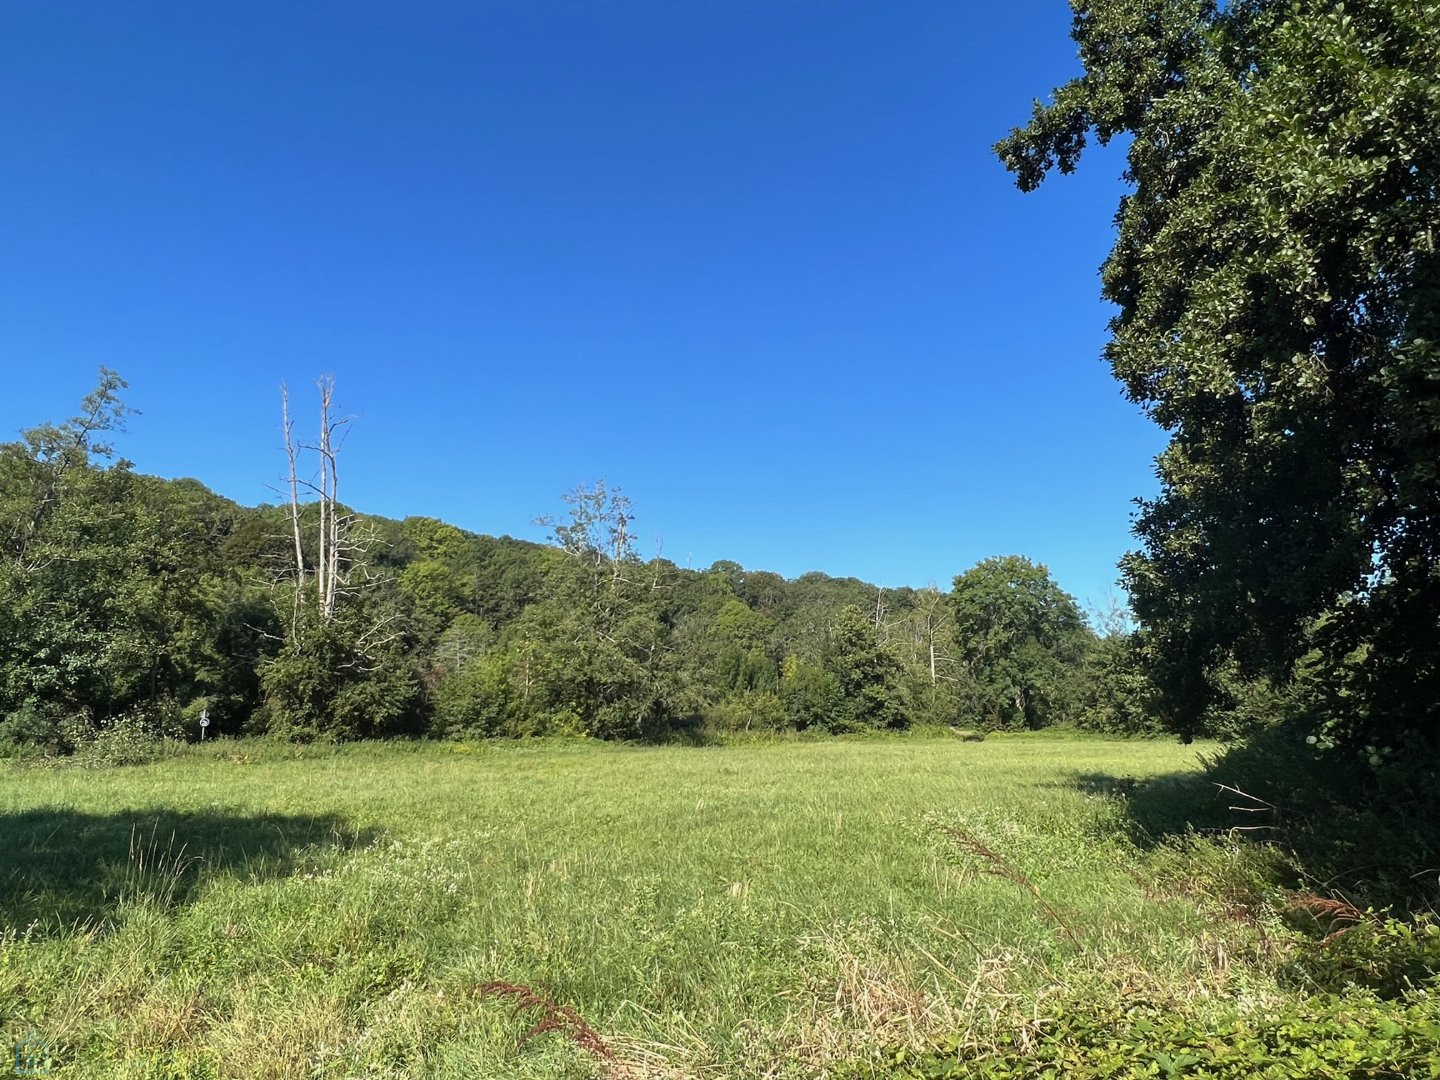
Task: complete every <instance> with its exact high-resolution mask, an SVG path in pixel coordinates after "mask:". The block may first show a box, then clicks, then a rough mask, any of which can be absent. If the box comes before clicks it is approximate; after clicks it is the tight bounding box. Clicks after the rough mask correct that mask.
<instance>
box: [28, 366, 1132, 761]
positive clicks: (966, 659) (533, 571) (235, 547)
mask: <svg viewBox="0 0 1440 1080" xmlns="http://www.w3.org/2000/svg"><path fill="white" fill-rule="evenodd" d="M124 386H125V384H124V382H123V380H122V379H121V378H120V377H119V376H118V375H116V374H115V373H114V372H111V371H108V370H104V369H102V371H101V377H100V381H99V385H98V386H97V387H96V389H95V390H94V391H93V392H92V393H91V394H90V395H89V396H88V397H86V398H85V399H84V402H83V404H82V406H81V409H80V410H79V413H78V414H77V415H76V416H75V417H73V418H71V419H70V420H68V421H65V422H63V423H53V424H42V425H40V426H37V427H34V428H31V429H29V430H27V431H25V432H23V433H22V434H21V437H20V438H19V439H18V440H16V441H13V442H9V443H6V444H3V445H0V742H3V743H4V744H5V745H8V746H11V747H15V746H25V745H29V746H32V747H38V748H46V749H49V750H51V751H58V752H64V751H65V750H66V749H70V748H74V747H75V746H77V745H80V744H82V743H83V742H84V740H85V739H86V738H88V737H91V736H92V735H93V734H94V733H95V732H97V731H101V730H103V729H105V728H107V727H109V726H111V725H115V724H121V723H124V724H131V725H135V726H139V727H142V728H144V729H146V730H149V731H152V732H156V733H163V734H166V735H170V736H175V737H190V738H193V737H195V736H196V735H197V734H198V732H199V724H198V721H199V719H200V717H201V715H202V714H203V715H204V716H205V717H206V718H207V719H208V720H209V721H210V726H209V731H210V733H212V734H216V733H219V734H229V735H240V734H262V733H268V734H272V735H278V736H283V737H288V738H292V739H296V740H312V739H335V740H343V739H356V738H369V737H387V736H437V737H445V738H480V737H492V736H503V737H513V736H521V735H543V734H585V735H590V736H595V737H599V738H607V739H656V738H666V737H672V736H675V735H677V734H686V733H689V734H694V733H697V732H700V731H705V730H710V731H733V730H750V731H763V730H776V731H786V730H788V731H803V730H809V731H825V732H837V733H839V732H855V731H865V730H885V729H892V730H895V729H902V728H906V727H909V726H911V725H912V724H917V723H919V724H949V725H963V726H967V727H973V728H979V729H989V730H993V729H1019V728H1036V727H1042V726H1045V725H1049V724H1053V723H1057V722H1072V723H1078V724H1081V725H1088V726H1092V727H1097V728H1103V729H1108V730H1144V729H1146V728H1147V727H1148V726H1150V725H1149V722H1148V721H1147V720H1146V719H1145V714H1144V711H1143V709H1141V708H1139V707H1138V706H1137V705H1136V703H1134V702H1132V701H1129V700H1127V699H1126V698H1127V695H1129V694H1130V692H1131V691H1132V689H1133V686H1132V684H1131V683H1130V682H1127V681H1126V677H1125V676H1124V675H1123V673H1120V672H1119V671H1118V670H1117V669H1118V668H1119V667H1120V666H1122V662H1128V661H1126V660H1125V659H1124V658H1125V657H1127V656H1128V652H1127V650H1126V649H1125V643H1126V642H1127V641H1128V640H1129V638H1128V636H1127V635H1125V634H1123V633H1116V634H1112V635H1110V636H1107V637H1104V638H1102V637H1100V636H1098V635H1097V634H1096V632H1095V631H1094V630H1093V629H1092V628H1091V627H1090V626H1089V625H1088V624H1087V622H1086V620H1085V618H1084V617H1083V616H1082V614H1081V611H1080V609H1079V607H1078V605H1077V604H1076V602H1075V600H1074V599H1073V598H1072V597H1070V596H1069V595H1068V594H1066V593H1065V592H1064V591H1063V590H1062V589H1061V588H1060V587H1059V586H1058V585H1057V584H1056V583H1055V582H1054V581H1053V579H1051V577H1050V575H1049V574H1048V572H1047V571H1046V569H1045V568H1044V567H1043V566H1039V565H1036V564H1035V563H1033V562H1031V561H1029V560H1027V559H1025V558H1022V557H1019V556H1005V557H1000V558H993V559H987V560H985V561H983V562H981V563H979V564H977V565H976V566H974V567H972V568H971V569H969V570H966V571H965V572H964V573H962V574H960V575H958V576H957V577H956V578H955V580H954V583H953V586H952V588H951V589H950V590H949V591H948V592H942V591H941V590H940V589H938V588H936V587H930V588H919V589H917V588H908V587H907V588H896V589H882V588H878V587H876V586H874V585H870V584H867V583H865V582H862V581H859V580H856V579H854V578H834V577H829V576H827V575H825V574H821V573H809V574H805V575H802V576H801V577H799V578H796V579H794V580H787V579H785V578H783V577H781V576H780V575H778V574H774V573H770V572H767V571H763V570H747V569H745V568H744V567H742V566H740V565H739V564H738V563H734V562H728V561H722V562H717V563H715V564H714V565H713V566H711V567H709V568H708V569H705V570H691V569H687V568H682V567H679V566H677V565H675V564H674V563H673V562H671V561H669V560H667V559H664V558H660V557H654V558H644V557H642V556H641V554H640V553H639V551H638V550H637V545H636V540H635V530H634V520H635V513H634V509H633V508H632V506H631V504H630V502H629V500H628V499H627V498H626V496H625V495H624V494H623V493H622V492H620V491H619V490H616V489H613V488H610V487H607V486H606V485H605V484H604V483H596V484H594V485H589V486H581V487H579V488H577V489H576V490H575V491H573V492H571V493H570V494H568V495H566V496H564V497H563V506H564V509H563V512H562V513H561V514H559V515H557V516H556V517H554V518H551V519H543V521H544V523H545V524H546V525H547V526H548V527H549V529H550V537H549V540H550V542H549V543H548V544H537V543H531V542H527V541H523V540H516V539H511V538H509V537H498V538H497V537H491V536H480V535H476V534H474V533H470V532H466V531H464V530H462V529H459V528H456V527H455V526H453V525H449V524H446V523H444V522H442V521H438V520H435V519H433V518H426V517H410V518H406V519H404V520H401V521H396V520H392V519H387V518H383V517H377V516H373V515H367V514H364V513H362V512H359V511H356V510H355V509H353V508H351V507H349V506H347V505H345V504H344V503H343V502H341V501H340V498H339V494H338V493H339V457H338V453H337V446H338V442H339V440H338V437H337V436H338V432H339V429H340V428H341V427H342V426H343V424H344V421H343V420H342V419H335V418H334V416H333V412H332V398H333V392H334V388H333V384H332V383H331V382H329V381H326V380H322V382H321V384H320V394H321V398H322V410H321V412H322V418H323V419H322V426H321V430H320V431H319V432H318V433H317V434H316V435H315V436H314V437H313V438H311V439H310V440H309V441H306V440H304V439H302V438H300V437H299V436H297V435H296V433H295V431H294V428H293V424H292V422H291V419H290V409H289V401H288V398H287V399H286V401H285V408H284V414H283V418H284V434H285V445H286V455H287V462H288V475H287V478H286V484H285V486H284V488H283V494H284V496H285V497H284V499H283V501H281V502H280V503H278V504H275V505H261V506H255V507H247V506H241V505H239V504H237V503H235V502H233V501H231V500H229V499H226V498H223V497H221V496H219V495H217V494H215V493H214V492H212V491H210V490H208V489H207V488H206V487H204V486H203V485H202V484H201V483H199V482H197V481H195V480H190V479H184V480H163V479H159V478H156V477H152V476H145V475H141V474H139V473H137V472H136V471H135V470H134V468H133V466H132V465H131V463H130V462H128V461H126V460H124V459H123V458H121V457H117V456H116V452H115V447H114V445H113V438H114V437H115V435H116V434H117V433H118V432H119V431H121V430H122V429H123V426H124V421H125V417H126V414H127V412H128V410H127V408H126V406H125V404H124V402H123V400H122V398H121V392H122V391H123V389H124Z"/></svg>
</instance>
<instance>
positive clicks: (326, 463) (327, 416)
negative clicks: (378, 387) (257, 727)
mask: <svg viewBox="0 0 1440 1080" xmlns="http://www.w3.org/2000/svg"><path fill="white" fill-rule="evenodd" d="M315 385H316V386H317V388H318V389H319V391H320V431H319V435H318V436H317V438H316V441H315V442H313V443H306V442H302V441H300V440H299V438H298V437H297V436H296V434H295V423H294V420H293V419H292V418H291V415H290V392H289V389H288V387H286V386H283V385H282V386H281V387H280V403H281V418H282V422H283V431H284V435H285V460H286V463H287V465H288V475H287V485H286V487H287V492H288V495H289V499H290V528H291V534H292V539H293V542H294V547H295V566H294V586H295V596H294V604H293V608H292V616H291V628H292V630H296V629H298V626H299V623H300V620H301V617H302V612H303V611H304V609H305V607H306V606H307V605H308V604H309V603H310V602H311V600H312V598H313V603H314V610H315V613H316V616H317V617H318V618H319V620H320V621H321V622H322V623H328V622H331V621H333V620H334V618H335V612H336V606H337V604H338V603H339V599H340V597H341V596H343V595H346V594H347V593H349V592H352V591H354V590H355V589H357V588H358V587H359V586H360V585H362V584H364V582H365V580H366V579H365V577H364V570H363V566H364V560H363V559H362V558H361V556H362V555H363V554H364V553H365V551H367V550H368V548H369V547H370V545H371V544H372V543H373V542H374V539H375V538H374V536H373V534H372V533H370V532H369V531H368V530H366V529H364V528H363V527H362V526H361V523H360V521H359V519H358V517H357V516H356V515H355V514H352V513H350V512H349V511H348V510H346V509H345V508H344V507H343V506H342V505H341V503H340V465H339V453H340V448H341V445H342V444H343V442H344V435H345V429H346V428H347V427H348V426H349V424H350V418H349V417H348V416H347V417H337V416H335V413H334V409H335V379H334V377H333V376H329V375H326V376H323V377H321V378H320V379H317V380H316V384H315ZM306 452H309V453H312V454H314V455H315V457H316V459H317V465H316V468H317V472H316V473H312V474H311V475H312V476H316V475H318V480H317V479H310V478H308V477H306V476H304V475H303V474H302V467H301V462H302V458H303V456H304V454H305V453H306ZM305 494H309V495H311V496H313V497H314V503H315V507H316V513H317V515H318V519H319V520H318V524H317V526H316V530H315V550H316V558H315V562H314V564H313V566H307V565H306V561H305V518H306V515H305V513H304V505H303V502H302V499H303V496H304V495H305Z"/></svg>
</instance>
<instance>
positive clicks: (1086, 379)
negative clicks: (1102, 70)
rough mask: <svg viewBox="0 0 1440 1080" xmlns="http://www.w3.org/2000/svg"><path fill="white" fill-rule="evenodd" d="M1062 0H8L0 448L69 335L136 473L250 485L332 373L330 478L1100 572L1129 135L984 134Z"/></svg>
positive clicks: (69, 393)
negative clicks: (626, 509)
mask: <svg viewBox="0 0 1440 1080" xmlns="http://www.w3.org/2000/svg"><path fill="white" fill-rule="evenodd" d="M1068 26H1069V12H1068V9H1067V8H1066V6H1065V4H1064V3H1063V2H1060V0H1043V2H1041V0H1014V2H1011V3H1008V4H1004V5H971V4H961V3H957V2H955V0H946V2H930V0H907V2H905V3H900V4H894V3H879V2H869V3H858V2H837V0H824V2H798V0H796V2H791V0H726V2H700V0H695V2H690V0H680V2H677V0H654V2H643V3H642V2H619V0H616V2H600V0H596V2H585V3H581V2H578V0H577V2H568V3H560V2H550V0H516V2H510V0H488V2H464V3H461V2H458V0H456V2H441V0H417V2H415V3H405V4H401V3H398V2H391V3H385V4H380V3H370V2H363V0H362V2H356V0H347V2H344V3H329V4H325V3H314V4H293V3H285V4H280V3H268V2H251V3H247V4H243V5H239V4H226V5H220V4H194V3H186V4H181V3H143V4H115V3H108V2H107V3H75V2H70V0H47V2H46V3H43V4H11V5H7V6H6V8H5V10H4V12H3V13H0V130H3V131H4V132H5V133H6V146H5V151H4V153H3V155H0V283H3V284H0V437H8V436H9V435H10V433H13V432H14V431H16V430H17V429H18V428H20V427H22V426H25V425H28V424H31V423H34V422H37V421H40V420H44V419H55V418H60V417H63V416H65V415H69V413H70V412H71V411H73V408H74V405H75V402H76V401H77V400H78V399H79V397H80V396H81V395H83V394H84V393H85V392H86V391H87V390H88V389H89V388H90V387H91V385H92V384H93V381H94V372H95V369H96V367H97V365H99V364H106V365H108V366H110V367H113V368H115V369H117V370H118V371H120V372H121V374H123V375H124V376H125V377H126V378H127V379H128V380H129V381H130V383H131V389H130V391H129V395H128V396H129V400H130V401H131V403H132V404H133V405H135V406H136V407H137V408H138V409H140V410H141V412H142V415H140V416H137V417H135V418H133V420H132V422H131V425H130V432H129V434H127V435H126V436H124V437H123V438H122V440H121V447H122V450H123V452H124V453H125V454H126V456H128V457H129V458H131V459H132V460H133V461H135V462H136V464H137V466H138V467H139V468H140V469H141V470H143V471H146V472H153V473H158V474H161V475H165V476H195V477H197V478H199V479H201V480H203V481H204V482H205V483H207V484H209V485H210V486H211V487H213V488H215V489H216V490H218V491H220V492H222V493H223V494H225V495H228V496H231V497H232V498H235V499H238V500H241V501H243V502H249V503H253V502H259V501H265V500H267V499H269V500H273V498H274V496H273V495H272V494H271V492H270V491H269V489H268V488H267V484H270V483H273V482H275V481H276V479H277V477H278V475H279V473H280V471H281V468H282V465H283V459H282V456H281V454H280V451H279V445H280V441H279V395H278V386H279V384H280V383H281V382H282V381H288V382H289V383H290V384H291V386H292V390H293V392H294V394H295V396H296V398H297V402H298V405H299V408H300V409H301V410H302V412H301V423H302V427H303V426H304V425H305V422H306V421H307V420H308V418H309V416H308V412H307V411H306V410H309V409H311V407H312V406H311V403H312V401H313V394H311V393H310V381H311V380H312V379H313V378H314V377H315V376H316V375H318V374H321V373H333V374H334V375H335V376H336V378H337V381H338V387H339V398H340V401H341V404H342V406H343V408H344V410H345V411H346V412H348V413H351V414H354V416H355V417H356V424H355V428H354V432H353V434H352V436H351V438H350V442H349V443H348V445H347V447H346V450H345V454H344V458H343V466H342V467H343V474H342V476H343V480H342V482H343V484H344V487H345V495H346V496H347V498H348V500H349V501H351V502H352V503H353V504H354V505H356V506H357V507H359V508H361V509H363V510H367V511H371V512H376V513H382V514H388V515H394V516H404V515H407V514H427V515H432V516H436V517H441V518H445V519H447V520H449V521H453V522H455V523H456V524H459V525H461V526H464V527H466V528H469V529H473V530H476V531H479V532H487V533H496V534H499V533H508V534H510V535H514V536H522V537H532V538H539V537H540V536H541V535H542V534H543V530H542V529H540V528H538V527H536V526H534V525H533V524H531V522H532V521H533V519H534V518H535V517H536V516H537V515H540V514H544V513H547V512H554V511H556V510H558V509H559V508H560V501H559V495H560V493H562V492H563V491H566V490H568V489H569V488H571V487H573V486H574V485H575V484H577V483H579V482H582V481H589V480H593V479H595V478H598V477H604V478H605V479H606V480H607V481H609V482H610V483H612V484H615V485H619V486H620V487H621V488H623V489H624V490H625V491H626V493H627V494H629V495H630V497H631V498H632V499H633V500H634V502H635V505H636V509H637V511H638V513H639V521H638V523H637V525H638V528H639V529H640V531H641V535H642V536H644V537H645V538H646V539H647V541H651V542H650V543H648V544H647V548H653V546H654V544H653V539H654V538H655V537H657V536H659V537H663V549H664V554H665V555H666V556H667V557H669V558H672V559H674V560H675V561H676V562H678V563H681V564H682V565H684V564H686V563H689V564H691V565H694V566H706V565H708V564H709V563H711V562H712V561H714V560H716V559H721V558H729V559H734V560H736V561H739V562H741V563H744V564H745V565H747V566H751V567H756V568H765V569H772V570H777V571H779V572H781V573H784V574H786V575H787V576H794V575H797V574H800V573H803V572H804V571H806V570H811V569H818V570H823V571H826V572H827V573H832V574H837V575H855V576H858V577H862V578H866V579H868V580H871V581H878V582H881V583H884V584H887V585H900V584H914V585H920V584H925V583H926V582H929V581H936V582H939V583H941V584H942V585H943V584H947V583H948V581H949V579H950V578H951V577H952V576H953V575H954V574H956V573H957V572H959V571H961V570H963V569H965V568H966V567H968V566H970V565H971V564H973V563H974V562H975V561H976V560H978V559H981V558H984V557H986V556H989V555H995V554H1007V553H1020V554H1025V555H1028V556H1030V557H1031V558H1034V559H1037V560H1039V561H1042V562H1044V563H1046V564H1047V565H1049V566H1050V567H1051V569H1052V571H1053V572H1054V574H1055V576H1056V577H1057V579H1058V580H1059V581H1060V582H1061V584H1062V585H1064V586H1065V587H1066V588H1067V589H1069V590H1070V591H1071V592H1073V593H1075V594H1076V595H1077V596H1079V597H1080V598H1081V599H1082V600H1086V599H1091V598H1094V599H1099V598H1100V597H1101V596H1102V595H1103V594H1104V593H1105V592H1106V590H1107V589H1108V588H1109V587H1110V586H1111V584H1112V582H1113V581H1114V578H1115V570H1114V564H1115V561H1116V559H1117V558H1118V557H1119V556H1120V554H1121V553H1122V552H1123V551H1124V550H1125V549H1126V548H1127V547H1128V546H1130V544H1131V539H1130V537H1129V532H1128V529H1129V519H1130V515H1131V512H1132V505H1131V500H1132V499H1133V498H1134V497H1135V496H1138V495H1146V494H1149V493H1151V492H1152V491H1153V490H1154V486H1155V485H1154V479H1153V469H1152V464H1151V459H1152V458H1153V456H1154V454H1155V453H1156V452H1157V451H1158V450H1159V448H1160V446H1161V445H1162V437H1161V433H1160V432H1159V431H1158V430H1157V429H1155V428H1154V427H1153V425H1151V424H1150V423H1149V422H1148V421H1146V420H1145V419H1144V418H1143V417H1142V416H1141V415H1140V413H1139V412H1138V410H1137V409H1136V408H1135V407H1133V406H1131V405H1129V404H1128V403H1127V402H1125V400H1124V399H1123V397H1122V396H1121V393H1120V390H1119V387H1118V384H1116V383H1115V382H1114V381H1113V379H1112V378H1111V377H1110V374H1109V371H1108V369H1107V368H1106V366H1105V365H1104V363H1103V362H1102V361H1101V360H1100V359H1099V354H1100V349H1101V347H1102V345H1103V343H1104V339H1105V322H1106V320H1107V318H1108V317H1109V312H1108V310H1107V308H1106V307H1105V306H1104V305H1103V304H1102V303H1101V302H1100V300H1099V299H1098V293H1099V282H1098V279H1097V276H1096V272H1097V268H1098V266H1099V264H1100V262H1101V260H1102V259H1103V257H1104V255H1105V252H1106V251H1107V249H1108V248H1109V245H1110V241H1111V236H1112V226H1111V218H1112V215H1113V212H1114V209H1115V205H1116V201H1117V199H1118V198H1119V195H1120V193H1121V185H1120V181H1119V175H1120V172H1121V169H1122V167H1123V161H1122V159H1121V157H1120V156H1119V154H1118V153H1117V152H1116V151H1115V150H1114V149H1111V150H1108V151H1104V152H1099V153H1093V154H1092V156H1091V157H1090V158H1089V159H1088V160H1087V161H1086V162H1085V163H1084V165H1085V167H1084V168H1082V170H1081V172H1080V173H1079V174H1077V175H1076V176H1073V177H1068V178H1066V177H1059V178H1055V179H1054V180H1052V181H1051V182H1049V183H1047V184H1046V185H1044V186H1043V187H1042V189H1041V190H1040V191H1039V192H1037V193H1035V194H1032V195H1022V194H1020V193H1019V192H1018V191H1017V190H1016V189H1015V188H1014V187H1013V185H1012V184H1011V181H1010V178H1009V176H1008V175H1007V174H1006V173H1005V171H1004V170H1003V169H1002V168H1001V166H1000V165H999V164H998V162H997V161H996V160H995V159H994V157H993V155H992V154H991V151H990V147H991V145H992V144H993V143H994V141H995V140H996V139H997V138H999V137H1001V136H1003V135H1004V134H1005V133H1006V132H1007V131H1008V130H1009V128H1010V127H1012V126H1013V125H1014V124H1016V123H1018V122H1021V121H1023V120H1024V119H1025V118H1026V116H1027V115H1028V113H1029V107H1030V101H1031V99H1032V98H1034V97H1035V96H1037V95H1043V94H1045V93H1047V92H1048V90H1049V88H1050V87H1052V86H1053V85H1056V84H1057V83H1058V82H1061V81H1063V80H1064V79H1065V78H1068V77H1070V76H1071V75H1072V74H1074V73H1075V71H1076V69H1077V62H1076V60H1075V58H1074V49H1073V46H1072V44H1071V42H1070V41H1069V38H1068V35H1067V31H1068Z"/></svg>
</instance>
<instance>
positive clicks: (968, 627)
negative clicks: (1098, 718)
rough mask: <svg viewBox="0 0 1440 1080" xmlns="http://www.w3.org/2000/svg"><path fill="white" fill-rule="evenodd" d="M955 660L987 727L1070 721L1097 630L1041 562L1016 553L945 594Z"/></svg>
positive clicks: (979, 567) (978, 568) (984, 565)
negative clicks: (1083, 666)
mask: <svg viewBox="0 0 1440 1080" xmlns="http://www.w3.org/2000/svg"><path fill="white" fill-rule="evenodd" d="M950 604H951V609H952V611H953V612H954V626H955V631H954V633H955V637H956V639H957V641H958V642H959V645H960V659H961V661H962V662H963V665H964V667H965V670H966V673H967V675H968V677H969V692H970V695H971V698H972V701H973V706H972V707H973V709H974V711H975V713H976V718H977V720H979V722H981V723H982V724H983V725H985V726H987V727H991V728H1022V727H1029V728H1035V727H1043V726H1045V725H1047V724H1052V723H1055V722H1057V721H1059V720H1063V719H1068V718H1070V717H1071V716H1072V715H1073V714H1074V713H1075V711H1076V703H1075V700H1074V695H1075V690H1076V687H1077V685H1078V674H1079V671H1080V667H1081V664H1082V663H1083V661H1084V658H1085V654H1086V652H1087V651H1088V649H1089V648H1090V647H1091V645H1092V643H1093V641H1094V634H1093V633H1092V632H1091V631H1090V629H1089V628H1088V627H1087V626H1086V625H1085V620H1084V619H1083V618H1082V617H1081V615H1080V609H1079V607H1077V606H1076V604H1075V601H1074V599H1073V598H1072V597H1071V596H1070V595H1069V594H1068V593H1066V592H1065V591H1064V590H1062V589H1061V588H1060V587H1059V586H1058V585H1056V584H1055V582H1054V581H1053V580H1051V578H1050V573H1049V571H1048V570H1046V569H1045V567H1043V566H1038V565H1036V564H1035V563H1032V562H1031V561H1030V560H1029V559H1025V558H1022V557H1020V556H1018V555H1007V556H1004V557H1002V558H993V559H986V560H984V561H983V562H980V563H977V564H976V565H975V566H974V567H972V568H971V569H969V570H967V571H965V573H963V574H961V575H959V576H958V577H957V578H956V579H955V587H954V589H953V591H952V592H951V594H950Z"/></svg>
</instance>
